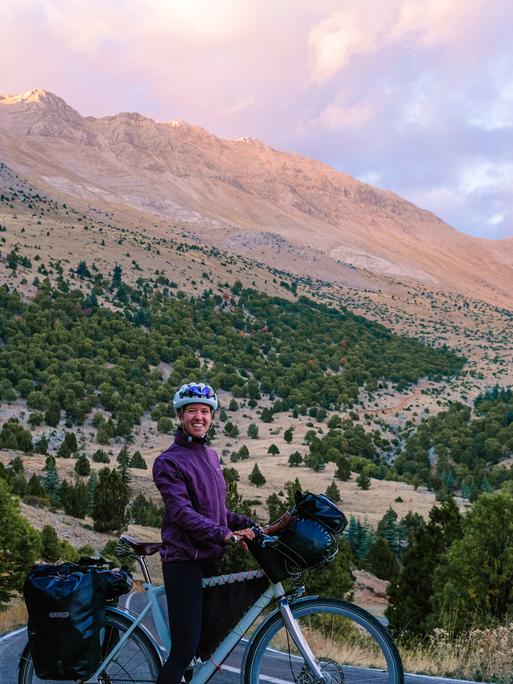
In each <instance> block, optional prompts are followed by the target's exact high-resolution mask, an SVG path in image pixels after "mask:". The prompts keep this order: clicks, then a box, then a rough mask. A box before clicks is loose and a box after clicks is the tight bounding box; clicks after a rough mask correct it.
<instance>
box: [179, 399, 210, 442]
mask: <svg viewBox="0 0 513 684" xmlns="http://www.w3.org/2000/svg"><path fill="white" fill-rule="evenodd" d="M182 425H183V429H184V430H185V432H187V434H189V435H191V436H192V437H203V436H204V435H206V433H207V432H208V429H209V427H210V426H211V425H212V412H211V410H210V406H207V405H206V404H188V405H187V406H185V407H184V409H183V412H182Z"/></svg>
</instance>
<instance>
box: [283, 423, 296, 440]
mask: <svg viewBox="0 0 513 684" xmlns="http://www.w3.org/2000/svg"><path fill="white" fill-rule="evenodd" d="M293 436H294V428H293V427H288V428H287V429H286V430H285V432H284V433H283V439H284V440H285V441H286V442H287V444H290V443H291V442H292V438H293Z"/></svg>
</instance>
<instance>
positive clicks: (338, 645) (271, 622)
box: [18, 537, 404, 684]
mask: <svg viewBox="0 0 513 684" xmlns="http://www.w3.org/2000/svg"><path fill="white" fill-rule="evenodd" d="M121 540H122V541H123V543H125V544H127V545H128V547H129V548H130V550H131V555H132V556H133V557H134V558H135V559H136V560H137V562H138V563H139V565H140V567H141V570H142V573H143V577H144V585H143V586H144V591H145V593H146V597H147V603H146V606H145V607H144V608H143V610H142V611H141V612H140V613H139V615H134V614H133V613H131V612H130V611H128V610H126V609H125V608H122V607H119V606H116V605H108V606H107V608H106V625H107V626H106V627H105V628H104V630H103V632H102V654H103V655H102V661H101V663H100V665H99V666H98V668H97V669H96V671H95V672H94V673H93V674H92V675H91V676H90V677H88V679H87V680H84V684H93V683H95V682H96V683H98V682H100V683H103V684H107V683H108V684H114V683H116V682H119V683H121V682H137V684H143V683H145V682H155V680H156V679H157V676H158V673H159V671H160V669H161V667H162V664H163V662H164V660H165V658H166V657H167V653H169V649H170V645H171V644H170V637H169V631H168V627H167V622H166V620H165V617H164V615H163V612H162V609H161V606H160V604H159V600H158V599H159V597H161V596H163V595H164V593H165V589H164V587H163V586H160V585H154V584H153V582H152V580H151V577H150V574H149V571H148V567H147V564H146V561H145V557H146V556H148V555H151V554H154V553H156V552H157V551H158V549H159V547H160V544H159V543H146V542H139V541H137V540H135V539H131V538H128V537H121ZM264 576H265V573H264V572H263V570H248V571H246V572H242V573H235V574H232V575H220V576H217V577H211V578H206V579H204V580H203V585H204V587H205V586H213V585H215V584H224V583H230V582H237V581H244V580H245V579H250V578H252V577H264ZM303 594H304V587H295V588H294V589H292V590H290V591H286V590H285V589H284V587H283V585H282V584H281V582H278V583H273V582H271V581H270V580H269V584H268V586H267V588H266V589H265V590H264V591H263V593H262V594H261V595H260V597H259V598H258V599H257V600H256V601H255V602H254V603H253V604H252V606H251V607H250V608H249V609H248V610H247V611H246V613H245V614H244V615H243V616H242V618H241V619H240V620H239V622H238V623H237V625H236V626H235V627H234V628H233V629H231V630H230V631H229V632H228V634H227V635H226V636H225V637H224V639H223V640H222V641H221V643H220V644H219V645H218V646H217V648H216V649H215V651H214V652H213V653H212V655H211V656H210V658H209V659H208V660H206V661H205V662H201V663H197V664H196V667H195V668H194V673H193V674H192V678H191V679H190V684H206V682H208V681H209V680H210V679H211V677H212V676H213V675H214V674H215V673H216V672H218V671H219V670H221V669H222V663H224V662H225V660H226V659H227V658H228V656H229V655H230V654H231V653H232V651H233V650H234V649H235V647H236V646H237V644H239V643H241V641H244V644H245V648H244V656H243V661H242V664H241V667H240V677H241V684H259V682H265V683H266V684H267V683H268V682H271V684H285V683H286V682H289V681H290V682H293V683H295V684H314V683H316V682H319V683H321V682H322V683H324V684H351V682H353V681H355V682H356V681H358V682H359V683H360V682H362V681H365V682H367V681H368V682H374V681H376V682H379V684H403V682H404V675H403V668H402V663H401V658H400V656H399V653H398V651H397V648H396V646H395V644H394V642H393V640H392V638H391V636H390V635H389V633H388V631H387V630H386V628H385V627H384V626H383V625H382V624H381V623H380V622H379V621H378V620H377V619H376V618H375V617H374V616H373V615H371V614H370V613H368V612H367V611H365V610H363V609H362V608H360V607H358V606H356V605H354V604H351V603H348V602H346V601H341V600H337V599H324V598H319V597H315V596H313V597H308V596H303ZM273 601H275V602H276V603H277V606H276V607H275V608H274V609H273V610H272V611H271V612H270V613H269V614H268V615H266V616H265V617H264V618H263V620H262V621H261V622H260V623H259V624H258V625H257V626H256V628H255V629H254V631H253V632H252V633H251V635H250V636H249V638H247V639H243V638H244V635H245V634H246V633H247V632H248V631H249V630H250V628H251V627H252V626H253V625H254V624H255V623H256V622H257V621H258V619H259V618H260V617H261V616H262V614H263V613H264V611H265V610H266V608H268V607H269V606H270V605H271V603H272V602H273ZM150 614H151V616H152V618H153V622H154V624H155V627H156V631H157V634H158V638H159V640H160V642H159V641H158V640H157V638H156V637H155V636H154V635H153V634H152V633H151V632H150V631H149V630H148V628H147V627H146V626H145V625H144V624H143V621H144V619H145V618H146V617H147V616H148V615H150ZM233 669H234V668H230V670H231V671H233ZM281 672H283V674H281ZM39 681H42V680H39V679H38V678H37V677H36V674H35V671H34V666H33V662H32V658H31V655H30V649H29V645H28V644H27V646H26V647H25V648H24V650H23V652H22V654H21V657H20V664H19V677H18V683H19V684H34V683H36V682H39ZM45 681H48V680H45Z"/></svg>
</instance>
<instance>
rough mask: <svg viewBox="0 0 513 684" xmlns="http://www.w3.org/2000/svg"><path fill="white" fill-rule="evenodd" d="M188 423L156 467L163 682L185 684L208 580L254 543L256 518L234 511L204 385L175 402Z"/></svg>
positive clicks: (186, 389)
mask: <svg viewBox="0 0 513 684" xmlns="http://www.w3.org/2000/svg"><path fill="white" fill-rule="evenodd" d="M173 407H174V409H175V411H176V413H177V415H178V418H179V420H180V427H179V428H178V430H177V432H176V435H175V440H174V442H173V444H171V446H170V447H169V448H168V449H166V450H165V451H163V452H162V453H161V454H160V456H159V457H158V458H157V459H156V461H155V463H154V465H153V480H154V482H155V484H156V485H157V487H158V489H159V491H160V493H161V495H162V498H163V499H164V506H165V510H164V519H163V522H162V548H161V557H162V568H163V575H164V585H165V588H166V596H167V603H168V612H169V628H170V632H171V652H170V654H169V658H168V660H167V661H166V663H165V664H164V667H163V668H162V672H161V674H160V676H159V678H158V680H157V684H177V683H178V682H180V680H181V678H182V675H183V673H184V672H185V670H186V669H187V666H188V665H189V663H190V661H191V660H192V658H193V657H194V656H195V654H196V649H197V647H198V643H199V638H200V630H201V613H202V603H203V591H202V579H203V577H209V576H211V575H214V574H216V573H218V572H219V565H220V562H221V558H222V555H223V547H224V545H225V544H226V543H227V542H228V541H230V539H231V538H232V537H233V536H235V537H236V538H238V539H239V540H240V541H242V542H243V541H244V539H253V538H254V536H255V535H254V532H253V531H252V529H251V527H252V526H253V525H254V523H253V521H252V520H251V519H250V518H247V517H246V516H244V515H238V514H237V513H233V512H231V511H228V510H227V509H226V484H225V481H224V477H223V472H222V470H221V466H220V465H219V458H218V456H217V454H216V452H215V451H214V450H213V449H211V448H210V447H209V446H207V443H206V437H207V433H208V430H209V428H210V426H211V425H212V420H213V416H214V412H215V411H216V409H217V407H218V400H217V396H216V393H215V392H214V390H213V389H212V388H211V387H209V386H208V385H205V384H203V383H201V382H200V383H195V382H191V383H188V384H185V385H182V386H181V387H180V389H179V390H178V391H177V392H176V394H175V396H174V399H173Z"/></svg>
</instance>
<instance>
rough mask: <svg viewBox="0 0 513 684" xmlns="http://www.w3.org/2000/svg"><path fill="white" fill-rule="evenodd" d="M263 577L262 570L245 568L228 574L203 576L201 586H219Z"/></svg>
mask: <svg viewBox="0 0 513 684" xmlns="http://www.w3.org/2000/svg"><path fill="white" fill-rule="evenodd" d="M257 577H265V572H264V571H263V570H246V571H244V572H232V573H230V574H229V575H218V576H216V577H205V578H204V580H203V587H219V586H221V585H222V584H233V583H234V582H245V581H246V580H250V579H256V578H257Z"/></svg>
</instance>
